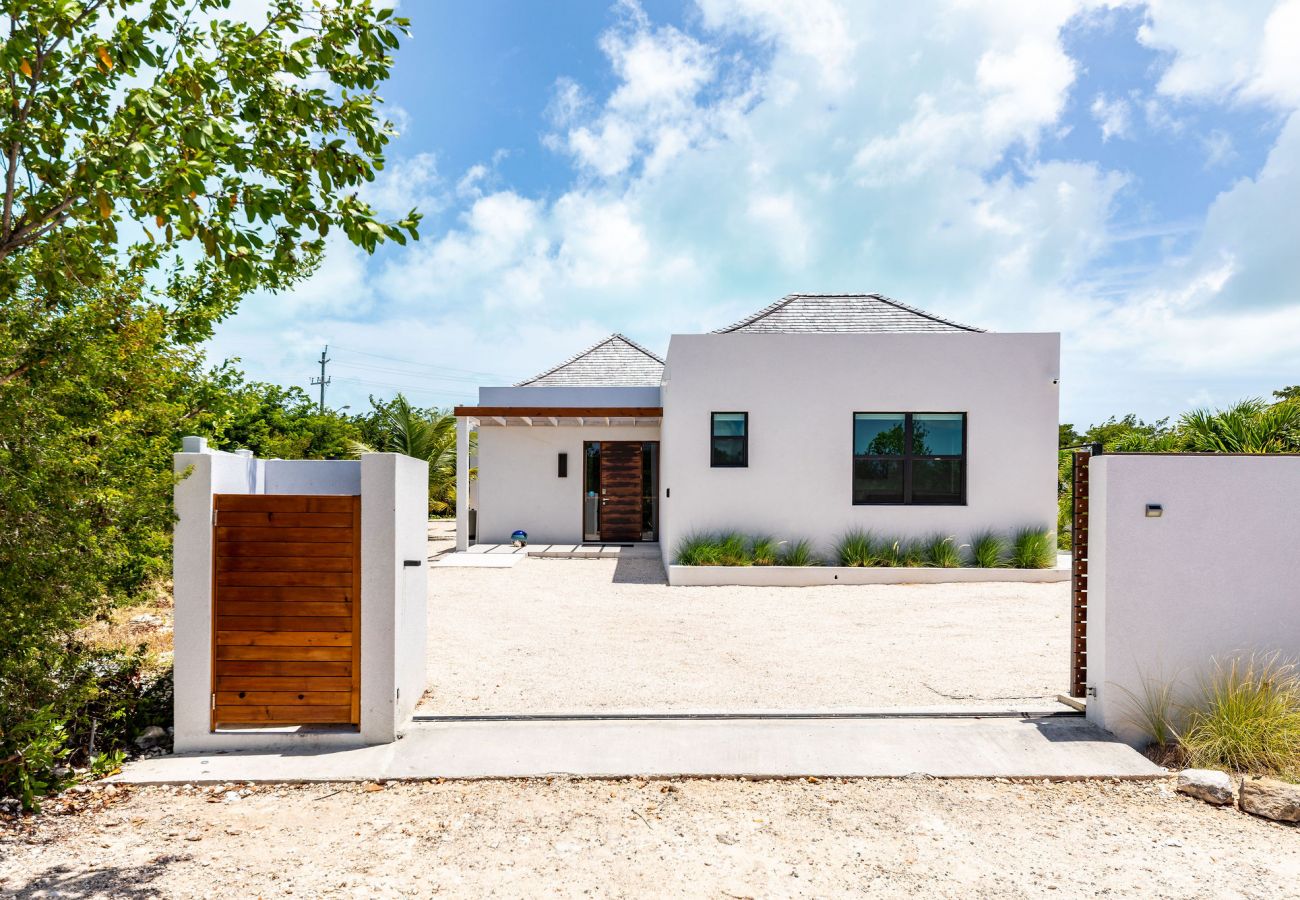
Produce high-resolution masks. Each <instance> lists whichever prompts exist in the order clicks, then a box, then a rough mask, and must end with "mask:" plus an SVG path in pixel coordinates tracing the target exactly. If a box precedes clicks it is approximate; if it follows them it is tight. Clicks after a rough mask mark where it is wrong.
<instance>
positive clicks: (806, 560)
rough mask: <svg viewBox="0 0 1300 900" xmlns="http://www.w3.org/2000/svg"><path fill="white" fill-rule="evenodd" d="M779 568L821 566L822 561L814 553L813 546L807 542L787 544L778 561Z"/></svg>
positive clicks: (800, 541) (799, 541)
mask: <svg viewBox="0 0 1300 900" xmlns="http://www.w3.org/2000/svg"><path fill="white" fill-rule="evenodd" d="M777 565H779V566H820V565H821V560H820V559H818V558H817V555H816V554H815V553H813V547H812V544H811V543H810V542H809V541H806V540H798V541H790V542H786V544H785V549H784V550H782V551H781V555H780V557H779V559H778V560H777Z"/></svg>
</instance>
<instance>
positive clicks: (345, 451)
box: [212, 365, 361, 459]
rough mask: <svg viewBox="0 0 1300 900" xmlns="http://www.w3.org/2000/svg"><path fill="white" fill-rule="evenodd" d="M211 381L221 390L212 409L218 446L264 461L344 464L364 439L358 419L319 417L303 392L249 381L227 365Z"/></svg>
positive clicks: (327, 413)
mask: <svg viewBox="0 0 1300 900" xmlns="http://www.w3.org/2000/svg"><path fill="white" fill-rule="evenodd" d="M212 380H213V381H214V382H216V383H217V385H218V388H217V389H216V390H214V391H213V394H214V398H213V400H214V406H215V407H216V409H217V410H220V411H221V413H222V416H221V423H220V427H219V430H217V431H214V433H213V436H212V438H213V439H212V443H213V446H215V447H218V448H221V449H235V448H238V447H243V448H245V449H248V450H252V451H253V454H254V455H255V456H258V457H260V458H262V459H346V458H347V457H348V456H349V455H350V454H351V451H352V446H353V443H354V442H355V441H357V440H358V439H359V438H360V435H361V429H360V426H359V425H358V423H357V422H356V421H355V420H353V419H351V418H349V417H347V416H345V415H342V414H340V413H336V412H333V411H332V410H328V409H327V410H325V411H324V412H321V411H320V409H319V407H318V406H317V404H316V403H315V401H313V400H312V399H311V398H310V397H308V396H307V394H306V392H305V391H303V389H302V388H299V387H288V388H285V387H280V386H279V385H275V384H263V383H260V382H245V381H244V378H243V374H242V373H240V372H238V371H237V370H235V369H233V368H231V367H230V366H229V365H226V366H223V367H221V368H220V369H218V370H217V371H216V372H214V373H213V375H212Z"/></svg>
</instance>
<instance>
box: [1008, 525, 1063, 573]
mask: <svg viewBox="0 0 1300 900" xmlns="http://www.w3.org/2000/svg"><path fill="white" fill-rule="evenodd" d="M1054 565H1056V544H1055V542H1054V541H1053V540H1052V533H1051V531H1050V530H1048V529H1046V528H1020V529H1018V530H1017V531H1016V533H1015V534H1014V535H1012V538H1011V566H1012V567H1013V568H1016V569H1050V568H1051V567H1052V566H1054Z"/></svg>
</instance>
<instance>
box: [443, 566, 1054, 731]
mask: <svg viewBox="0 0 1300 900" xmlns="http://www.w3.org/2000/svg"><path fill="white" fill-rule="evenodd" d="M431 546H433V547H434V548H439V544H438V543H434V544H432V545H431ZM430 579H431V580H430V592H431V593H430V602H429V656H428V658H429V686H430V687H429V693H428V695H427V697H426V699H425V701H424V703H423V706H422V708H421V712H424V713H440V714H468V713H523V712H532V713H543V712H582V711H595V710H600V711H623V712H627V711H634V710H655V711H682V710H745V711H749V710H758V709H768V710H803V709H807V710H847V709H863V708H873V707H905V706H909V707H920V706H954V705H961V706H1007V705H1017V706H1020V707H1025V708H1028V707H1048V708H1050V707H1053V706H1055V704H1054V703H1053V698H1055V696H1056V695H1057V694H1059V693H1062V692H1063V691H1065V690H1066V689H1067V687H1068V684H1069V658H1068V629H1069V615H1070V613H1069V609H1070V599H1069V585H1068V584H962V585H957V584H952V585H862V586H849V585H837V586H823V587H807V588H756V587H674V588H670V587H668V586H667V584H666V583H665V582H664V574H663V568H662V566H660V565H659V563H658V561H657V560H646V559H629V560H619V561H614V560H551V559H525V560H524V561H523V562H521V563H519V564H518V565H517V566H515V567H514V568H512V569H468V568H436V567H435V568H433V569H431V571H430ZM1055 708H1060V707H1059V706H1055Z"/></svg>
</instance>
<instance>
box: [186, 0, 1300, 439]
mask: <svg viewBox="0 0 1300 900" xmlns="http://www.w3.org/2000/svg"><path fill="white" fill-rule="evenodd" d="M1193 6H1194V7H1195V8H1192V7H1193ZM402 12H403V14H405V15H407V16H408V17H409V18H410V19H411V21H412V30H413V32H414V37H413V38H412V39H411V40H410V41H408V42H407V43H406V44H405V45H404V46H403V48H402V50H401V51H400V52H399V54H398V62H397V67H396V70H395V72H394V77H393V79H392V81H391V82H390V83H389V84H388V85H386V86H385V89H384V91H383V94H384V97H385V100H386V110H387V112H388V114H389V116H390V118H392V119H393V121H394V122H395V123H397V125H398V126H399V127H400V129H401V132H402V134H401V137H400V138H399V139H398V140H396V141H395V142H394V143H393V144H392V145H391V149H390V152H389V154H388V166H387V168H386V170H385V172H384V173H383V175H382V177H381V178H380V180H379V181H377V182H376V183H375V185H374V186H373V188H372V190H370V191H369V192H368V198H369V199H370V200H371V201H372V202H374V203H375V204H376V205H377V206H379V207H380V208H381V209H383V210H386V211H388V212H389V213H391V214H394V215H396V214H398V213H401V212H404V211H405V210H406V209H409V208H410V207H411V206H418V207H419V208H420V209H421V210H422V211H423V212H424V213H425V223H424V227H423V229H422V232H423V236H422V238H421V240H420V241H419V242H418V243H417V244H414V245H411V246H408V247H405V248H396V247H394V248H387V249H384V250H382V251H381V252H379V253H377V254H376V255H375V256H373V257H366V256H365V255H364V254H362V253H359V252H357V251H356V250H354V249H353V248H351V247H348V246H346V245H344V244H342V243H335V244H333V245H332V246H331V248H330V252H329V253H328V255H327V257H326V259H325V261H324V264H323V265H322V268H321V271H320V272H319V273H318V274H317V275H316V276H314V277H313V278H312V279H311V280H310V281H308V282H307V283H305V284H303V285H301V286H300V287H299V288H298V289H296V290H295V291H293V292H291V293H289V294H285V295H280V296H256V297H252V298H250V299H249V300H248V301H247V302H246V303H245V305H244V306H243V308H242V309H241V311H240V313H239V314H238V315H237V316H235V317H234V318H233V319H231V320H230V321H228V322H226V323H225V324H223V326H222V327H221V328H220V330H219V333H218V335H217V338H216V339H215V340H214V342H213V344H212V347H211V348H210V349H211V354H212V356H213V357H214V359H221V358H226V357H239V358H240V359H241V360H242V365H243V367H244V368H245V369H246V371H247V372H248V373H249V374H250V375H251V376H253V377H257V378H263V379H266V380H272V381H278V382H281V383H286V384H299V385H302V386H304V387H306V386H307V384H308V379H309V378H310V377H311V376H312V375H313V374H315V372H316V369H315V366H314V359H315V358H316V357H317V356H318V355H319V352H320V348H321V345H323V344H325V343H327V342H328V343H329V344H330V345H331V347H332V348H333V349H332V350H331V357H332V359H333V360H334V362H333V363H331V374H332V376H333V378H334V381H333V384H332V386H331V389H330V393H329V396H328V398H327V399H328V401H329V402H330V404H331V405H335V406H339V405H344V404H347V405H350V406H351V407H352V408H353V409H359V408H361V407H362V406H364V404H365V400H366V396H367V395H368V394H370V393H374V394H377V395H381V396H390V395H391V394H393V393H395V392H396V391H397V390H399V389H400V390H403V391H405V392H406V393H407V394H408V396H410V397H411V399H412V400H413V401H415V402H418V403H421V404H426V405H435V404H436V405H450V404H453V403H457V402H465V401H469V400H472V399H473V397H474V389H475V386H476V385H477V384H482V383H509V382H513V381H516V380H519V379H520V378H523V377H526V376H528V375H531V374H533V373H535V372H537V371H540V370H542V369H545V368H547V367H548V366H550V365H551V364H553V363H554V362H557V361H559V360H560V359H563V358H565V357H567V356H569V355H571V354H572V353H574V352H576V351H578V350H581V349H582V348H583V347H585V346H587V345H589V344H591V343H594V342H595V341H596V340H598V339H599V338H601V337H603V336H604V335H606V334H608V333H610V332H612V331H622V332H625V333H627V334H628V335H629V336H631V337H633V338H634V339H636V340H638V341H640V342H642V343H644V344H646V345H647V346H649V347H651V348H652V349H655V350H657V351H660V352H662V351H663V350H665V349H666V347H667V340H668V336H669V335H670V334H672V333H674V332H690V331H698V330H707V329H711V328H715V327H718V326H721V325H725V324H729V323H730V322H731V321H734V320H735V319H737V318H739V317H740V316H741V315H744V314H746V313H748V312H750V311H752V310H754V309H757V308H759V307H761V306H764V305H766V304H767V303H770V302H771V301H773V300H775V299H777V298H779V297H780V296H782V295H784V294H787V293H791V292H795V291H813V292H815V291H880V292H882V293H886V294H889V295H891V296H894V297H897V298H898V299H900V300H903V301H905V302H908V303H911V304H913V305H915V306H920V307H922V308H925V309H929V310H931V311H933V312H936V313H939V314H942V315H945V316H949V317H951V318H954V319H957V320H959V321H965V322H970V323H973V324H978V325H982V326H985V327H988V328H992V329H995V330H1024V331H1043V330H1050V331H1060V332H1061V333H1062V336H1063V378H1062V394H1061V397H1062V420H1063V421H1071V422H1075V423H1088V422H1093V421H1097V420H1099V419H1101V418H1104V417H1105V416H1106V415H1108V414H1111V413H1116V414H1122V413H1125V412H1130V411H1132V412H1137V413H1138V414H1140V415H1142V416H1143V417H1146V418H1154V417H1160V416H1164V415H1170V414H1177V413H1179V412H1181V411H1183V410H1185V409H1187V408H1189V407H1192V406H1197V405H1204V404H1224V403H1228V402H1231V401H1233V400H1235V399H1238V398H1240V397H1243V396H1251V395H1267V394H1268V392H1270V391H1271V390H1273V389H1275V388H1278V387H1281V386H1283V385H1285V384H1295V383H1298V382H1300V362H1298V361H1300V288H1298V287H1297V285H1300V254H1297V253H1296V252H1295V250H1296V248H1297V247H1300V240H1298V238H1300V233H1298V229H1297V227H1296V221H1295V209H1296V208H1297V206H1300V115H1297V110H1298V109H1300V54H1297V53H1295V52H1294V48H1295V47H1296V46H1297V45H1298V44H1300V0H1284V2H1280V3H1273V2H1267V3H1250V2H1218V0H1203V2H1200V3H1197V4H1186V3H1173V2H1167V0H1153V2H1150V3H1141V4H1139V3H1121V4H1112V3H1098V2H1091V0H1059V2H1053V0H1042V2H1036V3H1033V4H1024V3H1022V2H1014V0H1007V2H995V0H932V2H924V3H916V4H907V5H906V8H905V9H904V8H903V7H900V6H899V5H898V4H895V3H885V2H879V3H876V2H867V0H861V2H848V0H805V2H802V3H800V4H789V3H785V2H780V0H689V2H675V0H658V2H642V3H632V2H624V3H616V4H608V3H601V2H587V3H564V4H536V3H523V2H515V3H506V2H502V0H489V2H479V3H474V4H453V3H450V2H444V0H436V2H421V3H415V2H409V0H408V2H406V3H404V4H403V6H402ZM900 377H906V373H900Z"/></svg>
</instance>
